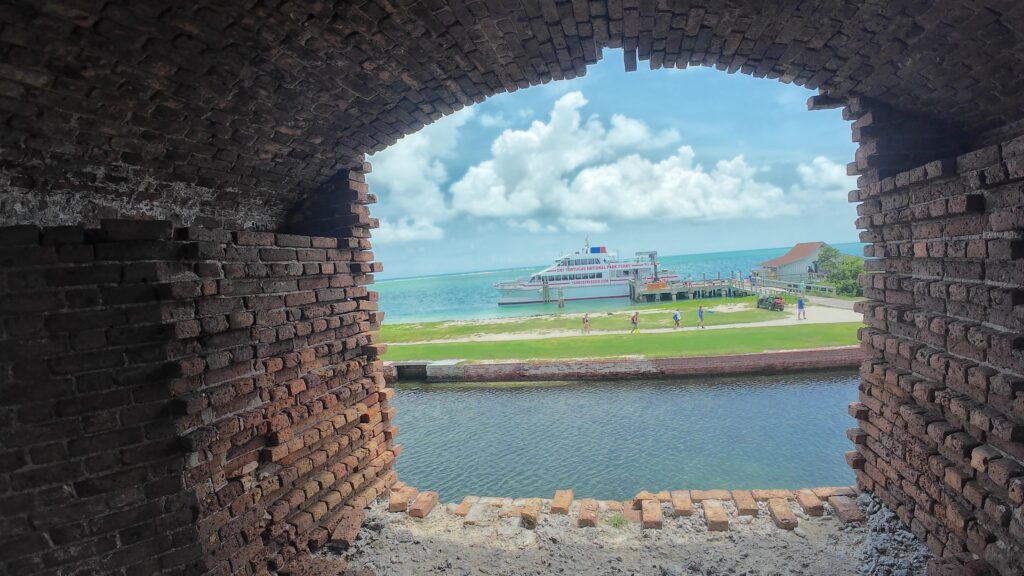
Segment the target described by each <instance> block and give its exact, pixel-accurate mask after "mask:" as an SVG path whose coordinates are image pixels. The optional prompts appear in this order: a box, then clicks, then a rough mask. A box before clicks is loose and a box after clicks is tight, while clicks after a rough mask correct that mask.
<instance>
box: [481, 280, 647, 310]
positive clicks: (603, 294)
mask: <svg viewBox="0 0 1024 576" xmlns="http://www.w3.org/2000/svg"><path fill="white" fill-rule="evenodd" d="M559 290H562V296H563V298H564V299H565V300H566V301H569V300H601V299H605V298H628V297H629V283H628V282H622V283H616V284H611V283H608V284H595V285H591V286H568V285H567V286H558V285H551V286H549V288H548V295H549V298H550V299H549V300H548V301H549V302H558V291H559ZM498 291H499V292H500V293H501V296H500V297H499V298H498V304H499V305H509V304H543V303H544V291H543V289H542V288H540V287H539V286H522V287H515V288H500V289H499V290H498Z"/></svg>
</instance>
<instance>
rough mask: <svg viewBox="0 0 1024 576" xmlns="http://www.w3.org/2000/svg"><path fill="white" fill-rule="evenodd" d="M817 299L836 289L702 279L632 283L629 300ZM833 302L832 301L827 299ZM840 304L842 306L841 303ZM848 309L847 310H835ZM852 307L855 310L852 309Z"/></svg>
mask: <svg viewBox="0 0 1024 576" xmlns="http://www.w3.org/2000/svg"><path fill="white" fill-rule="evenodd" d="M801 292H803V293H805V294H808V295H814V296H823V297H826V298H827V297H828V296H833V295H835V293H836V289H835V287H834V286H825V285H823V284H806V283H800V282H784V281H780V280H766V279H758V280H756V281H755V283H754V284H751V283H750V281H749V280H742V279H738V278H715V279H701V280H695V281H690V282H654V283H649V284H643V283H640V282H637V281H633V282H630V285H629V297H630V299H631V300H633V301H634V302H664V301H668V302H675V301H676V300H702V299H707V298H734V297H742V296H750V295H751V294H757V295H759V296H762V295H774V294H793V295H796V294H800V293H801ZM827 299H829V300H832V299H831V298H827ZM838 302H843V301H841V300H839V301H838ZM827 305H830V304H827ZM835 307H837V308H846V307H847V306H845V305H844V306H835ZM851 307H852V306H851Z"/></svg>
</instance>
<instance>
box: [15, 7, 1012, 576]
mask: <svg viewBox="0 0 1024 576" xmlns="http://www.w3.org/2000/svg"><path fill="white" fill-rule="evenodd" d="M1022 29H1024V9H1022V8H1021V7H1020V6H1017V5H1012V4H1008V3H1005V2H999V1H996V0H986V1H979V2H972V3H963V2H953V1H940V2H899V3H897V2H892V3H888V4H884V5H882V4H864V3H860V2H852V1H845V0H838V1H824V0H822V1H814V0H811V1H807V2H802V3H796V4H794V3H792V2H783V1H781V0H712V1H709V2H700V3H698V2H691V1H687V0H593V1H586V0H571V1H567V2H548V1H541V0H525V1H524V2H521V3H515V4H511V3H498V2H437V1H432V0H431V1H419V2H410V3H401V4H399V3H392V2H386V1H383V0H373V1H370V2H365V3H351V2H315V3H278V2H274V1H268V2H240V1H239V2H219V3H212V2H211V3H196V4H192V5H187V6H186V5H181V6H172V7H168V6H166V4H165V3H160V2H155V1H150V0H146V1H141V2H132V3H121V2H115V1H101V2H90V3H79V2H75V1H72V0H58V1H55V2H47V3H41V4H39V5H31V4H24V3H15V2H9V3H5V4H3V5H0V122H2V125H3V130H2V131H0V207H2V210H0V221H2V222H3V223H4V224H11V225H14V226H13V227H9V228H5V229H3V231H2V233H0V244H2V245H0V250H2V252H0V267H2V272H3V276H2V280H3V281H2V282H0V287H2V292H3V295H4V298H3V303H2V304H0V316H2V326H3V331H2V332H0V340H2V344H3V346H2V350H3V353H2V354H0V385H2V386H3V390H4V396H3V402H2V404H0V423H2V426H3V428H2V430H0V442H2V444H0V446H2V458H3V460H2V461H3V463H4V466H3V470H2V473H0V496H2V506H3V510H4V517H5V522H6V524H5V527H6V528H9V530H5V532H6V533H9V534H11V535H12V536H11V537H10V539H9V540H6V542H7V545H6V546H5V552H4V553H3V555H0V562H2V563H3V564H0V565H2V566H4V567H5V568H8V569H9V570H11V571H17V572H19V573H25V574H31V573H43V572H46V571H48V570H55V569H58V568H62V567H63V568H66V567H68V566H77V567H79V568H81V569H82V570H89V569H92V570H96V571H104V570H108V571H111V572H113V571H116V570H120V569H122V568H123V569H124V571H125V572H126V573H152V572H156V571H164V572H167V573H175V572H178V573H227V572H237V573H263V572H265V571H267V570H268V569H273V570H282V571H286V570H287V568H286V566H287V565H289V564H292V565H297V566H300V568H295V569H294V570H302V568H301V566H303V564H302V561H303V559H304V558H306V555H305V552H306V551H307V550H309V549H310V548H315V547H317V546H318V545H319V544H321V543H322V542H323V541H324V540H325V539H327V538H329V537H330V533H331V531H332V530H334V528H335V527H336V526H338V525H340V524H341V523H342V522H344V521H345V519H346V518H348V517H349V516H348V514H349V513H350V511H351V510H355V509H357V508H358V507H359V506H360V505H361V504H364V503H365V502H366V501H368V500H369V499H372V498H373V497H375V496H376V495H377V494H379V493H381V492H383V491H386V489H387V486H388V485H389V483H390V482H391V481H392V480H393V476H392V474H391V470H390V465H391V461H392V459H393V458H394V455H395V453H396V449H395V445H394V439H393V430H392V429H391V428H390V427H389V425H388V418H389V414H390V410H391V408H389V407H388V406H387V399H388V397H389V392H387V389H386V388H385V387H384V386H383V383H382V382H381V379H380V360H379V353H380V351H381V349H380V347H379V345H378V344H377V343H376V336H375V331H376V328H377V326H378V324H379V320H380V317H379V314H378V313H377V311H376V301H375V296H374V295H373V293H372V291H370V290H368V289H367V286H368V285H369V284H370V283H371V282H372V274H373V272H375V271H379V269H380V265H379V264H377V263H374V262H373V255H372V252H370V248H371V242H370V239H371V237H370V230H371V229H372V227H373V226H374V225H375V221H374V220H373V218H372V217H371V215H370V212H369V209H368V208H367V205H369V204H371V203H372V202H373V200H374V198H373V196H372V194H370V191H369V190H368V188H367V187H366V184H365V178H364V174H365V172H366V170H368V168H369V167H368V166H367V165H366V164H365V163H364V162H363V157H362V155H363V154H365V153H368V152H372V151H375V150H380V149H383V148H384V147H386V146H387V145H389V144H390V143H392V142H394V141H395V140H397V139H398V138H399V137H400V136H401V135H403V134H409V133H412V132H414V131H416V130H417V129H419V128H420V127H422V126H424V125H426V124H428V123H430V122H431V121H433V120H436V119H437V118H438V117H440V116H441V115H443V114H445V113H449V112H451V111H453V110H455V109H457V108H458V107H461V106H466V105H469V104H471V103H473V102H478V101H481V100H482V99H484V98H486V97H488V96H490V95H493V94H496V93H499V92H503V91H512V90H516V89H521V88H526V87H528V86H531V85H536V84H539V83H544V82H546V81H550V80H558V79H562V78H571V77H573V76H577V75H580V74H583V73H584V72H585V69H586V66H587V64H589V63H592V62H594V61H596V59H597V58H598V57H599V56H600V54H601V50H602V49H603V48H605V47H612V48H616V47H622V48H623V50H624V54H625V66H626V68H627V69H632V68H633V67H634V66H635V65H636V63H637V61H641V62H644V61H646V62H650V63H651V65H652V66H654V67H658V66H670V65H671V66H680V65H683V64H685V65H698V64H700V65H709V66H715V67H716V68H719V69H722V70H726V71H739V72H744V73H749V74H753V75H755V76H764V77H768V78H774V79H778V80H781V81H784V82H794V83H798V84H802V85H804V86H807V87H810V88H817V89H819V90H820V91H821V95H820V96H817V97H814V98H812V99H811V101H810V103H809V104H810V106H811V107H812V108H817V107H825V106H843V107H844V114H845V116H846V117H847V118H848V119H850V120H852V121H853V137H854V140H855V141H857V142H858V143H859V144H860V146H859V149H858V151H857V154H856V157H855V158H854V160H853V162H851V166H850V169H849V170H850V172H851V173H855V174H859V175H860V178H859V181H858V190H856V191H854V192H852V193H851V201H854V202H858V203H859V206H858V214H859V215H860V217H859V218H858V220H857V226H858V227H859V228H862V229H863V230H864V232H863V234H862V239H863V240H864V241H865V242H868V243H869V244H870V246H869V248H868V255H869V256H874V257H876V259H875V260H873V261H872V266H873V267H874V269H873V270H872V272H873V273H872V274H869V275H868V276H867V277H866V278H865V280H864V281H865V283H866V290H865V291H866V294H867V296H868V297H869V299H870V300H869V302H868V303H866V304H865V305H864V306H863V307H862V310H863V311H864V313H865V320H866V322H867V324H868V326H867V327H866V328H865V329H864V330H863V331H862V333H861V342H862V346H863V347H864V349H865V351H866V352H867V353H868V355H869V357H870V358H869V360H867V361H866V362H865V364H864V366H863V368H862V376H863V378H862V384H861V401H860V403H858V404H856V405H854V406H851V413H852V415H853V416H854V417H855V418H856V419H857V421H858V426H857V428H855V429H854V430H853V432H852V433H851V438H852V439H853V442H854V443H855V448H856V453H857V454H856V455H853V456H851V463H852V464H853V466H854V468H855V469H856V470H857V477H858V483H859V484H860V485H861V486H862V487H863V488H865V489H868V490H871V491H873V492H874V493H875V494H876V495H878V496H879V497H880V498H881V499H882V500H883V501H884V502H886V503H887V504H889V505H890V506H891V507H893V508H894V509H896V510H897V511H898V513H899V515H900V517H901V518H902V519H903V520H904V522H906V523H907V524H908V525H909V526H910V527H911V529H912V530H913V531H914V532H915V533H916V534H918V536H920V537H921V538H922V539H924V540H925V541H927V543H928V544H929V546H930V547H931V548H932V550H933V551H934V552H936V553H937V554H940V555H943V556H945V557H949V558H952V559H957V560H958V561H960V562H961V563H963V562H966V561H968V560H970V559H971V558H973V557H980V558H983V559H985V560H987V561H988V562H989V563H990V564H991V565H992V566H994V567H995V569H996V570H997V571H998V572H999V573H1000V574H1004V575H1006V574H1014V573H1019V572H1020V571H1021V570H1022V567H1021V565H1020V561H1021V560H1020V559H1021V558H1024V553H1022V549H1024V536H1022V534H1024V516H1022V514H1024V512H1022V506H1024V466H1022V462H1024V379H1022V375H1024V340H1022V339H1021V338H1020V336H1019V333H1020V332H1021V331H1022V329H1024V312H1022V311H1024V290H1022V284H1024V259H1022V257H1024V251H1022V250H1021V246H1022V245H1024V244H1022V242H1024V237H1022V231H1024V216H1022V214H1024V192H1022V190H1024V188H1022V186H1024V184H1022V181H1024V139H1022V137H1021V136H1020V134H1021V132H1022V131H1024V122H1022V121H1024V118H1022V117H1021V114H1020V109H1021V103H1022V102H1021V97H1020V95H1019V94H1021V93H1024V92H1022V90H1021V88H1022V87H1024V85H1022V83H1024V80H1021V76H1020V70H1021V69H1022V66H1024V42H1022V39H1021V36H1020V32H1019V31H1020V30H1022ZM106 218H132V219H140V218H150V219H153V218H155V219H163V220H165V221H164V222H159V221H158V222H155V223H154V222H152V221H151V222H139V221H138V220H134V221H131V222H125V221H123V220H109V221H106V222H103V223H100V221H101V220H103V219H106ZM166 221H170V222H166ZM172 223H173V224H172ZM175 225H176V226H177V227H175ZM186 225H188V226H189V227H187V228H185V227H183V226H186ZM253 230H255V231H253ZM274 230H276V231H278V232H277V233H273V232H267V231H274ZM286 232H287V233H286ZM343 438H345V439H343ZM342 444H344V445H342ZM168 478H170V479H169V480H167V479H168ZM130 486H138V487H141V490H133V491H126V488H127V487H130ZM158 513H159V515H160V518H163V519H164V520H163V521H164V523H163V524H160V525H159V526H163V527H164V528H161V529H160V530H159V531H158V532H153V529H152V528H145V527H143V526H145V525H146V522H145V520H146V519H148V518H151V517H152V516H153V515H154V514H158Z"/></svg>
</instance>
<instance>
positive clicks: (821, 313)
mask: <svg viewBox="0 0 1024 576" xmlns="http://www.w3.org/2000/svg"><path fill="white" fill-rule="evenodd" d="M783 314H784V316H783V317H780V318H779V319H777V320H766V321H764V322H742V323H737V324H723V325H720V326H708V327H707V328H705V330H724V329H727V328H752V327H762V326H793V325H796V324H836V323H840V322H860V321H862V320H863V318H864V317H863V316H862V315H861V314H858V313H857V312H854V311H853V310H847V309H843V308H831V307H827V306H808V307H807V319H806V320H797V318H796V309H795V308H794V309H787V310H786V311H784V312H783ZM695 316H696V315H695V314H691V315H690V317H688V318H684V319H683V327H682V328H680V329H679V330H674V329H672V328H649V329H644V327H643V326H644V313H643V312H641V313H640V332H641V333H643V334H661V333H667V332H691V331H694V330H700V328H698V327H697V326H693V325H692V324H693V323H694V322H696V317H695ZM623 323H624V324H625V323H626V321H625V320H624V321H623ZM687 324H690V325H687ZM609 334H629V330H628V329H623V330H591V331H590V335H591V336H598V335H609ZM582 335H583V334H581V333H580V331H579V330H550V331H536V332H517V333H513V334H475V335H473V336H465V337H461V338H444V339H438V340H421V341H416V342H396V343H388V346H412V345H417V344H443V343H444V344H447V343H456V342H507V341H512V340H540V339H547V338H567V337H570V336H582Z"/></svg>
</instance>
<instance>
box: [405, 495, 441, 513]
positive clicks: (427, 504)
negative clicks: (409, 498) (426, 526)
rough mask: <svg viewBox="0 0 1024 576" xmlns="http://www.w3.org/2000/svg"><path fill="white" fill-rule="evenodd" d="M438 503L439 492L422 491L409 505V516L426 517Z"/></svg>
mask: <svg viewBox="0 0 1024 576" xmlns="http://www.w3.org/2000/svg"><path fill="white" fill-rule="evenodd" d="M436 504H437V492H431V491H427V492H420V493H419V495H418V496H416V499H415V500H413V502H412V506H410V507H409V516H412V517H413V518H426V517H427V515H428V514H430V511H431V510H433V509H434V505H436Z"/></svg>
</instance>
